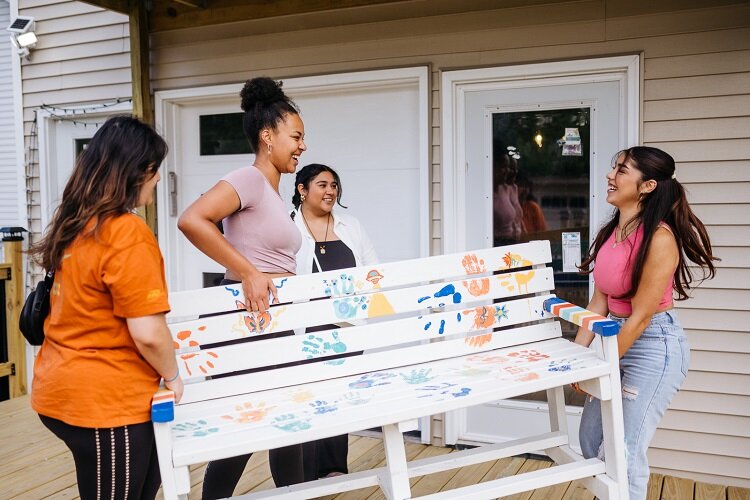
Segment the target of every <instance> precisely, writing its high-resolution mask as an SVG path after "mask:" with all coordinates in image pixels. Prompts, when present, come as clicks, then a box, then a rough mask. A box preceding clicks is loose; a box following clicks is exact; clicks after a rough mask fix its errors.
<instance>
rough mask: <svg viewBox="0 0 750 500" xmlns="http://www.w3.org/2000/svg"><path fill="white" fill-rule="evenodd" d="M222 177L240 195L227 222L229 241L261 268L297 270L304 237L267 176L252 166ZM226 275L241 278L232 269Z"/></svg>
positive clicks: (233, 278)
mask: <svg viewBox="0 0 750 500" xmlns="http://www.w3.org/2000/svg"><path fill="white" fill-rule="evenodd" d="M221 180H222V181H225V182H227V183H229V184H230V185H231V186H232V187H233V188H234V190H235V191H236V192H237V195H238V196H239V198H240V209H239V210H238V211H236V212H235V213H233V214H232V215H230V216H229V217H227V218H225V219H224V221H223V225H224V237H225V238H226V239H227V241H229V243H231V244H232V246H233V247H234V248H236V249H237V250H238V251H239V252H240V253H241V254H242V255H244V256H245V257H246V258H247V259H248V260H249V261H250V262H251V263H252V264H253V265H254V266H255V267H256V268H258V270H259V271H262V272H264V273H286V272H289V273H294V272H295V270H296V268H297V264H296V260H295V255H296V253H297V251H298V250H299V248H300V246H301V244H302V236H301V235H300V232H299V230H298V229H297V226H296V225H295V224H294V221H292V219H291V217H289V211H288V210H287V208H286V206H285V205H284V202H283V201H282V199H281V197H280V196H279V193H278V192H276V190H275V189H274V188H273V187H272V186H271V183H270V182H269V181H268V179H266V176H265V175H263V173H262V172H261V171H260V170H258V169H257V168H256V167H254V166H249V167H244V168H240V169H237V170H235V171H233V172H230V173H228V174H227V175H225V176H224V177H222V179H221ZM226 278H227V279H232V280H239V277H238V276H232V275H231V273H230V272H229V271H227V274H226Z"/></svg>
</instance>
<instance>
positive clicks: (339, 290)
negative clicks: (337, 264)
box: [323, 274, 354, 297]
mask: <svg viewBox="0 0 750 500" xmlns="http://www.w3.org/2000/svg"><path fill="white" fill-rule="evenodd" d="M323 285H324V286H325V290H324V292H323V293H325V295H326V296H328V297H341V296H342V295H351V294H352V293H354V278H353V277H352V275H350V274H349V275H347V274H342V275H340V276H339V279H332V280H331V281H328V280H324V281H323Z"/></svg>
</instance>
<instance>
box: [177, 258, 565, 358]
mask: <svg viewBox="0 0 750 500" xmlns="http://www.w3.org/2000/svg"><path fill="white" fill-rule="evenodd" d="M553 282H554V275H553V270H552V268H549V267H547V268H542V269H533V270H530V271H520V272H515V273H509V274H500V275H495V276H487V277H485V278H480V279H478V280H461V281H451V282H441V283H432V284H429V285H422V286H417V287H411V288H402V289H396V290H387V291H384V292H377V293H373V294H367V295H358V296H355V297H340V298H335V299H334V298H330V299H322V300H315V301H311V302H303V303H298V304H290V305H285V306H278V307H272V308H271V310H270V311H267V312H263V313H260V314H258V313H249V312H247V311H244V310H243V311H240V312H236V313H232V314H224V315H221V316H211V317H207V318H201V319H199V320H190V321H185V322H180V323H174V324H171V325H170V326H169V327H170V330H171V332H172V336H173V338H174V340H175V343H176V345H177V348H178V349H180V350H182V351H184V352H190V351H193V350H196V349H197V348H199V347H200V346H202V345H206V344H212V343H216V342H221V341H227V340H236V339H242V338H248V337H256V336H260V335H265V334H269V333H273V332H281V331H289V330H293V329H295V328H304V327H305V326H318V325H326V324H331V323H341V322H348V321H356V320H363V319H370V318H379V317H382V316H388V315H394V314H401V313H407V312H410V313H414V312H417V313H420V314H421V313H422V312H429V310H430V309H432V308H437V307H443V306H445V307H462V306H463V304H466V303H467V302H468V303H471V302H476V301H482V300H486V299H493V298H504V297H510V296H514V295H519V294H520V293H525V294H528V293H538V292H547V291H549V290H551V289H552V288H553V286H554V285H553ZM519 288H521V289H522V290H521V291H519ZM472 291H473V292H474V293H472ZM519 292H520V293H519ZM428 321H429V320H428Z"/></svg>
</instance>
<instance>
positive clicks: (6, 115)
mask: <svg viewBox="0 0 750 500" xmlns="http://www.w3.org/2000/svg"><path fill="white" fill-rule="evenodd" d="M10 22H11V19H10V5H9V4H8V2H4V1H0V27H3V28H5V27H7V26H9V25H10ZM15 57H18V56H17V55H16V50H15V48H14V47H13V46H12V45H11V43H10V38H9V37H8V36H2V37H0V227H2V226H18V225H21V226H23V225H24V224H25V223H24V222H23V217H24V216H25V214H22V213H20V210H19V206H20V200H19V197H20V196H23V194H24V191H23V190H22V189H20V187H21V185H20V182H19V181H20V179H21V178H20V177H19V172H18V157H17V149H16V123H15V120H14V118H15V103H14V95H13V92H14V90H13V76H14V75H13V71H12V67H11V62H12V58H15ZM24 201H25V200H24Z"/></svg>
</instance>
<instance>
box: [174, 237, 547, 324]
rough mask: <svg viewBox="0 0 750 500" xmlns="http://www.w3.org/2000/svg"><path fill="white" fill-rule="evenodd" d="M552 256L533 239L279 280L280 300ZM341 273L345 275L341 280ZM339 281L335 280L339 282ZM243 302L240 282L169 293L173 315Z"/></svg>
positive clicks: (446, 275) (544, 244)
mask: <svg viewBox="0 0 750 500" xmlns="http://www.w3.org/2000/svg"><path fill="white" fill-rule="evenodd" d="M551 260H552V256H551V253H550V246H549V242H548V241H532V242H529V243H522V244H518V245H508V246H505V247H497V248H490V249H483V250H476V251H472V252H461V253H454V254H449V255H438V256H434V257H424V258H420V259H410V260H402V261H398V262H390V263H385V264H379V265H375V266H367V267H359V268H356V267H354V268H349V269H340V270H336V271H328V272H324V273H315V274H307V275H303V276H290V277H288V278H277V279H275V280H274V282H275V283H276V289H277V294H278V297H279V301H280V302H281V303H282V304H283V303H289V302H298V301H300V300H309V299H314V298H321V297H331V296H334V297H336V296H342V295H351V294H358V293H365V292H368V291H380V290H385V289H388V288H392V287H396V286H403V285H410V284H414V283H420V282H426V281H432V280H443V279H449V278H454V277H458V276H466V275H467V274H468V275H471V274H482V273H492V272H495V271H507V270H510V269H514V268H519V267H527V266H533V265H540V264H546V263H548V262H550V261H551ZM342 276H344V278H343V279H342ZM334 283H335V284H334ZM238 300H239V301H243V300H244V299H243V297H242V289H241V287H240V286H239V285H229V286H218V287H210V288H204V289H200V290H189V291H184V292H173V293H170V294H169V304H170V306H171V308H172V310H171V311H170V313H169V315H168V318H179V317H193V318H195V317H197V316H199V315H202V314H209V313H215V312H219V311H231V310H233V309H236V308H237V304H236V302H237V301H238Z"/></svg>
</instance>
